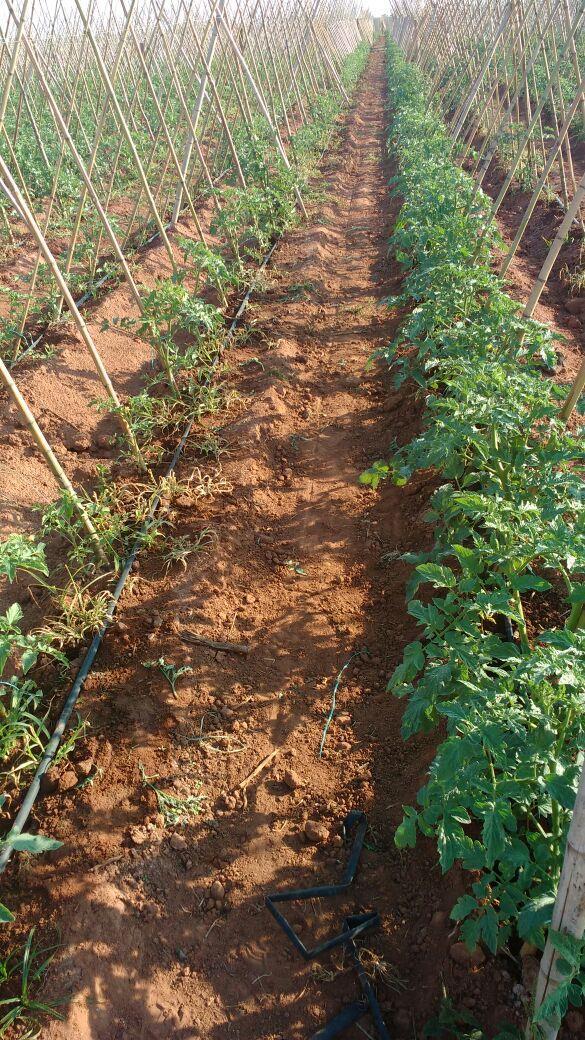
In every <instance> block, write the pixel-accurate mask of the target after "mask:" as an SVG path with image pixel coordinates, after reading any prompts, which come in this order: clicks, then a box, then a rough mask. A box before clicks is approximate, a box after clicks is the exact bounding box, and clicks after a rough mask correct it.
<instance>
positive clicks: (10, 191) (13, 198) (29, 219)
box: [0, 155, 144, 466]
mask: <svg viewBox="0 0 585 1040" xmlns="http://www.w3.org/2000/svg"><path fill="white" fill-rule="evenodd" d="M0 190H1V191H3V192H4V194H5V195H6V197H7V198H8V199H9V201H10V202H11V204H12V205H13V206H14V207H15V209H17V210H18V211H19V213H20V215H21V217H22V219H23V221H24V222H25V224H26V225H27V226H28V228H29V230H30V231H31V233H32V235H33V238H34V239H35V241H36V243H37V246H38V248H39V249H40V250H41V252H42V254H43V257H44V259H45V262H46V263H47V264H48V266H49V268H50V270H51V272H52V274H53V277H54V279H55V281H56V282H57V285H58V287H59V291H60V292H61V295H62V296H63V298H64V300H65V302H66V304H67V307H68V308H69V310H70V312H71V316H72V318H73V320H74V322H75V324H76V325H77V328H78V330H79V333H80V335H81V338H82V340H83V342H84V343H85V346H86V347H87V349H88V351H89V353H90V355H91V357H92V360H93V363H94V365H95V368H96V371H97V373H98V376H99V378H100V380H101V382H102V384H103V386H104V387H105V390H106V392H107V394H108V396H109V397H110V399H111V401H112V403H113V405H114V406H115V407H116V408H117V409H118V410H119V409H120V407H121V404H120V400H119V398H118V395H117V394H116V391H115V390H114V386H113V384H112V381H111V379H110V376H109V374H108V371H107V369H106V367H105V365H104V363H103V361H102V358H101V355H100V353H99V351H98V349H97V347H96V345H95V343H94V341H93V339H92V337H91V335H90V332H89V329H88V327H87V325H86V324H85V321H84V319H83V316H82V315H81V313H80V311H79V308H78V307H77V304H76V303H75V300H74V299H73V296H72V295H71V292H70V291H69V287H68V285H67V282H66V281H65V279H64V277H63V275H62V273H61V270H60V268H59V266H58V264H57V261H56V260H55V257H54V256H53V254H52V252H51V250H50V249H49V246H48V244H47V240H46V239H45V237H44V235H43V233H42V231H41V229H40V227H39V225H38V224H37V222H36V220H35V217H34V215H33V214H32V212H31V211H30V209H29V207H28V206H27V203H26V201H25V199H24V198H23V196H22V195H21V193H20V191H19V188H18V185H17V183H16V181H15V180H14V178H13V176H12V174H11V172H10V170H9V169H8V167H7V165H6V163H5V162H4V159H3V158H2V156H1V155H0ZM120 421H121V422H122V425H123V427H124V429H125V431H126V434H127V436H128V439H129V442H130V445H131V447H132V450H133V452H134V455H135V457H136V460H137V461H138V462H139V463H140V464H141V465H142V466H144V463H143V460H142V456H141V454H140V450H139V448H138V445H137V443H136V438H135V437H134V434H133V432H132V430H131V429H130V427H129V426H128V423H127V422H126V421H125V420H124V419H123V418H122V416H120Z"/></svg>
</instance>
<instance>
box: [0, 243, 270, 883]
mask: <svg viewBox="0 0 585 1040" xmlns="http://www.w3.org/2000/svg"><path fill="white" fill-rule="evenodd" d="M279 242H280V238H277V239H276V241H275V242H273V243H272V245H271V247H270V249H269V250H268V252H267V253H266V256H265V257H264V259H263V260H262V262H261V264H260V265H259V267H258V268H257V272H256V273H259V272H260V271H263V270H264V269H265V268H266V267H267V266H268V264H269V263H270V260H271V259H272V256H273V254H274V251H275V250H276V247H277V246H278V243H279ZM253 292H254V283H252V285H250V287H249V289H248V291H247V292H246V294H245V296H244V298H243V300H242V302H241V303H240V306H239V307H238V309H237V311H236V313H235V315H234V317H233V319H232V322H231V324H230V326H229V329H228V332H227V335H226V338H225V341H224V343H223V344H222V346H221V347H220V349H219V350H218V351H217V353H216V355H215V357H214V359H213V361H212V363H211V366H210V368H209V372H208V374H207V376H206V379H205V383H206V384H209V383H210V382H211V379H212V377H213V375H214V373H215V371H216V369H217V366H218V364H219V361H220V359H221V357H222V356H223V353H224V351H225V349H226V347H227V345H228V343H229V341H230V340H231V338H232V336H233V334H234V332H235V330H236V328H237V326H238V325H239V323H240V320H241V318H242V315H243V314H244V311H245V310H246V307H247V306H248V302H249V300H250V297H251V295H252V293H253ZM192 428H193V420H192V419H191V420H190V421H189V422H188V423H187V425H186V427H185V429H184V431H183V435H182V437H181V439H180V441H179V443H178V444H177V447H176V448H175V451H174V454H173V457H172V459H171V461H170V463H169V466H168V468H167V471H166V473H165V478H168V477H170V476H171V474H172V473H173V472H174V470H175V468H176V466H177V463H178V461H179V459H180V458H181V455H182V454H183V450H184V447H185V444H186V443H187V440H188V438H189V434H190V433H191V430H192ZM160 501H161V495H160V494H157V495H156V496H155V498H154V499H153V501H152V504H151V506H150V509H149V512H148V516H147V518H146V520H145V522H144V525H143V527H142V530H141V531H140V533H139V535H138V537H137V539H136V541H135V543H134V545H133V547H132V549H131V552H130V555H129V556H128V557H127V559H126V562H125V563H124V566H123V568H122V572H121V574H120V577H119V578H118V581H117V583H116V587H115V589H114V591H113V593H112V597H111V599H110V602H109V604H108V609H107V611H106V615H105V618H104V620H103V623H102V626H101V628H100V629H99V631H98V632H96V634H95V636H94V637H93V639H92V641H91V643H90V644H89V647H88V649H87V651H86V654H85V657H84V658H83V661H82V662H81V666H80V668H79V671H78V672H77V675H76V676H75V679H74V681H73V685H72V687H71V690H70V691H69V694H68V696H67V699H66V701H65V703H64V705H63V708H62V710H61V714H60V715H59V719H58V721H57V724H56V726H55V728H54V730H53V732H52V734H51V737H50V739H49V742H48V743H47V745H46V747H45V750H44V752H43V757H42V758H41V761H40V762H39V764H38V766H37V770H36V772H35V775H34V777H33V779H32V781H31V784H30V786H29V788H28V791H27V792H26V794H25V796H24V798H23V800H22V804H21V806H20V809H19V810H18V813H17V814H16V817H15V819H14V822H13V824H12V827H11V828H10V831H9V833H8V836H7V838H6V839H5V843H3V846H2V849H1V851H0V874H2V873H3V872H4V870H5V869H6V866H7V865H8V861H9V860H10V857H11V855H12V853H13V851H14V849H13V845H12V842H13V840H14V839H15V838H17V837H18V836H19V835H20V834H21V833H22V831H23V829H24V827H25V824H26V822H27V820H28V818H29V816H30V813H31V810H32V807H33V805H34V804H35V802H36V800H37V797H38V794H39V791H40V788H41V783H42V780H43V777H44V776H45V774H46V772H47V770H48V769H49V767H50V765H51V763H52V761H53V759H54V757H55V755H56V753H57V750H58V748H59V744H60V743H61V739H62V737H63V734H64V732H65V728H66V726H67V723H68V722H69V719H70V718H71V714H72V712H73V709H74V707H75V705H76V703H77V698H78V697H79V694H80V693H81V690H82V688H83V684H84V682H85V680H86V679H87V676H88V675H89V673H90V671H91V667H92V665H93V662H94V661H95V658H96V655H97V652H98V650H99V648H100V646H101V644H102V641H103V638H104V636H105V634H106V632H107V630H108V628H109V626H110V624H111V623H112V620H113V618H114V614H115V613H116V607H117V605H118V600H119V599H120V596H121V595H122V591H123V589H124V586H125V584H126V581H127V580H128V575H129V574H130V571H131V570H132V566H133V564H134V561H135V560H136V557H137V556H138V553H139V552H140V549H141V548H142V545H143V544H144V540H145V538H146V535H147V534H148V532H149V530H150V528H151V526H152V524H153V522H154V518H155V515H156V512H157V509H158V507H159V505H160Z"/></svg>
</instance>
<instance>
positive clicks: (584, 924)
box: [527, 765, 585, 1040]
mask: <svg viewBox="0 0 585 1040" xmlns="http://www.w3.org/2000/svg"><path fill="white" fill-rule="evenodd" d="M551 930H552V931H554V932H560V933H561V934H565V935H570V936H572V938H574V939H582V938H583V933H584V932H585V765H583V766H582V769H581V778H580V780H579V787H578V790H577V797H576V799H575V807H574V809H573V817H572V819H571V826H570V828H569V834H568V837H567V845H566V849H565V858H564V862H563V867H562V870H561V877H560V880H559V886H558V890H557V897H556V900H555V906H554V911H553V915H552V922H551ZM560 959H561V958H560V957H559V954H558V953H557V951H556V950H555V949H554V947H553V945H552V943H551V940H550V931H549V937H548V938H547V942H546V946H545V949H544V953H543V955H542V959H541V962H540V970H539V973H538V979H537V983H536V994H535V1001H534V1007H535V1011H538V1009H539V1007H540V1006H541V1005H542V1004H543V1002H544V1001H545V1000H546V999H547V998H548V997H550V996H552V995H553V993H554V992H555V991H556V990H557V989H558V987H559V986H560V984H561V983H562V982H563V979H564V978H565V976H564V974H563V972H562V971H561V969H560V967H559V960H560ZM560 1025H561V1022H560V1019H558V1018H557V1019H553V1020H546V1021H544V1022H540V1023H539V1024H538V1028H539V1030H540V1034H539V1035H540V1036H541V1037H542V1038H543V1040H556V1037H557V1036H558V1032H559V1029H560ZM532 1035H533V1032H532V1028H531V1026H530V1025H529V1026H528V1029H527V1036H528V1037H531V1036H532Z"/></svg>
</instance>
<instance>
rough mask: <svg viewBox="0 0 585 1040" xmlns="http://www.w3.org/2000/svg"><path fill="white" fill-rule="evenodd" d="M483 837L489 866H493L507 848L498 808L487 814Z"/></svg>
mask: <svg viewBox="0 0 585 1040" xmlns="http://www.w3.org/2000/svg"><path fill="white" fill-rule="evenodd" d="M482 837H483V842H484V845H485V847H486V852H487V858H488V865H489V866H492V865H493V864H494V863H495V861H496V860H497V859H498V858H499V857H500V856H501V854H502V853H503V851H504V849H505V847H506V832H505V830H504V825H503V823H502V818H501V816H500V813H499V812H498V810H497V808H493V809H491V810H490V811H489V812H488V813H486V816H485V818H484V821H483V831H482Z"/></svg>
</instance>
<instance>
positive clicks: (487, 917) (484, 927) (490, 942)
mask: <svg viewBox="0 0 585 1040" xmlns="http://www.w3.org/2000/svg"><path fill="white" fill-rule="evenodd" d="M498 931H499V928H498V915H497V913H496V911H495V910H494V908H493V906H488V908H487V910H486V911H485V913H484V914H482V916H481V917H480V935H481V938H482V939H483V941H484V943H485V944H486V946H487V948H488V950H489V951H490V953H496V952H497V949H498Z"/></svg>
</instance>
